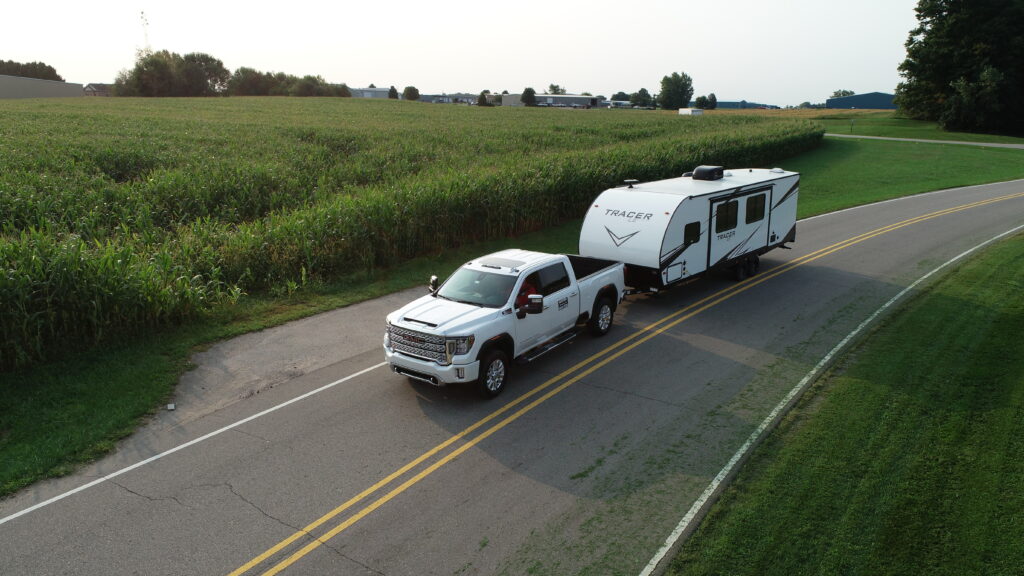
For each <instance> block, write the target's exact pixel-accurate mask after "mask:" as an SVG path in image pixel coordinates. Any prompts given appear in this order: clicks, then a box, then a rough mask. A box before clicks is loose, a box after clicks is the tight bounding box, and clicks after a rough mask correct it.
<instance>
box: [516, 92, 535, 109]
mask: <svg viewBox="0 0 1024 576" xmlns="http://www.w3.org/2000/svg"><path fill="white" fill-rule="evenodd" d="M519 100H520V101H521V102H522V103H523V105H524V106H536V105H537V91H536V90H534V89H533V88H524V89H523V95H522V96H520V97H519Z"/></svg>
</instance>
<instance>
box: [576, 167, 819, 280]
mask: <svg viewBox="0 0 1024 576" xmlns="http://www.w3.org/2000/svg"><path fill="white" fill-rule="evenodd" d="M626 184H627V185H625V186H622V187H618V188H612V189H609V190H605V191H604V192H602V193H601V195H600V196H598V197H597V199H596V200H595V201H594V204H593V206H591V208H590V209H589V210H588V211H587V215H586V218H585V219H584V221H583V228H582V230H581V231H580V255H582V256H589V257H593V258H604V259H608V260H617V261H621V262H625V263H626V285H628V286H631V287H633V288H634V289H635V291H647V290H653V291H656V290H659V289H661V288H665V287H667V286H670V285H672V284H675V283H677V282H680V281H683V280H686V279H688V278H692V277H694V276H697V275H699V274H703V273H706V272H708V271H710V270H715V269H732V270H733V271H734V272H735V274H736V277H737V278H738V279H740V280H742V279H743V278H745V277H747V276H749V275H752V274H755V273H756V272H757V271H758V269H759V267H760V260H759V256H760V255H761V254H764V253H765V252H768V251H769V250H771V249H773V248H778V247H783V248H785V246H784V244H785V243H786V242H792V241H794V240H796V204H797V196H798V192H799V189H800V174H799V173H796V172H787V171H785V170H782V169H780V168H773V169H771V170H767V169H761V168H752V169H748V168H744V169H740V170H732V171H725V170H723V169H722V167H720V166H699V167H697V168H696V169H695V170H694V171H693V172H691V173H687V174H684V175H683V176H682V177H681V178H670V179H668V180H658V181H655V182H646V183H643V184H640V183H637V182H636V181H635V180H628V181H627V182H626Z"/></svg>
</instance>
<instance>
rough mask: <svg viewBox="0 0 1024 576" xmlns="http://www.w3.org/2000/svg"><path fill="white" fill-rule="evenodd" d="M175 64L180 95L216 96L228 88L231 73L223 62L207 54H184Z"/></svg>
mask: <svg viewBox="0 0 1024 576" xmlns="http://www.w3.org/2000/svg"><path fill="white" fill-rule="evenodd" d="M177 65H178V67H179V68H178V77H179V82H181V84H182V86H181V93H182V96H217V95H220V94H223V93H224V92H225V91H226V90H227V88H228V80H230V79H231V74H230V73H229V72H228V70H227V68H225V67H224V63H223V62H221V61H220V60H219V59H217V58H214V57H213V56H210V55H209V54H203V53H202V52H193V53H191V54H185V55H184V56H182V57H181V61H180V62H179V63H178V64H177Z"/></svg>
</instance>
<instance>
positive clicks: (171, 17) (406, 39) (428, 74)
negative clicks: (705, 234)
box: [0, 0, 917, 106]
mask: <svg viewBox="0 0 1024 576" xmlns="http://www.w3.org/2000/svg"><path fill="white" fill-rule="evenodd" d="M10 4H11V5H9V6H5V7H4V9H3V10H2V13H3V19H4V21H5V23H4V25H3V26H0V29H2V33H0V60H14V61H17V62H32V61H41V62H45V63H47V64H49V65H51V66H53V67H54V68H56V69H57V72H58V73H59V74H60V75H61V76H63V77H64V79H65V80H66V81H68V82H75V83H80V84H88V83H90V82H102V83H109V82H113V80H114V78H115V77H116V76H117V73H118V72H119V71H121V70H123V69H128V68H131V67H132V66H133V65H134V61H135V54H136V52H137V51H138V50H140V49H143V48H146V47H149V48H151V49H153V50H170V51H171V52H177V53H179V54H187V53H190V52H205V53H207V54H210V55H212V56H214V57H216V58H219V59H220V60H221V61H222V62H223V63H224V66H225V67H226V68H227V69H228V70H230V71H234V70H235V69H237V68H239V67H242V66H246V67H249V68H255V69H257V70H260V71H270V72H286V73H288V74H294V75H296V76H304V75H306V74H312V75H319V76H322V77H323V78H324V79H325V80H327V81H328V82H332V83H342V82H344V83H346V84H348V85H349V86H351V87H354V88H356V87H366V86H368V85H370V84H371V83H372V84H375V85H376V86H378V87H382V86H395V87H397V88H398V90H399V92H401V91H402V89H403V88H404V87H405V86H415V87H416V88H418V89H419V91H420V92H421V93H423V94H439V93H453V92H469V93H474V94H475V93H479V92H480V91H482V90H485V89H487V90H491V91H492V92H501V91H502V90H508V91H509V92H512V93H517V92H521V91H522V89H523V88H524V87H527V86H529V87H532V88H534V89H536V90H537V92H538V93H542V92H544V91H545V90H546V89H547V88H548V86H549V85H550V84H558V85H560V86H562V87H563V88H566V89H567V90H568V91H569V92H570V93H580V92H590V93H592V94H594V95H598V94H601V95H605V96H608V97H610V96H611V95H612V94H613V93H615V92H618V91H624V92H627V93H631V92H636V91H637V90H639V89H640V88H646V89H647V90H648V91H650V92H651V93H656V92H658V91H659V89H660V85H661V79H662V77H664V76H666V75H669V74H671V73H672V72H685V73H687V74H689V75H690V77H691V78H693V87H694V97H696V96H699V95H702V94H708V93H712V92H713V93H714V94H715V95H716V96H717V98H718V99H719V100H725V101H728V100H747V101H749V102H759V103H763V104H772V105H777V106H786V105H797V104H800V103H801V102H804V101H809V102H812V103H817V102H824V101H825V99H826V98H828V97H829V96H831V95H832V93H833V92H834V91H835V90H839V89H844V90H853V91H854V92H856V93H863V92H890V93H891V92H893V90H895V88H896V85H897V84H898V83H899V81H900V77H899V73H898V71H897V66H899V64H900V63H901V62H902V61H903V60H904V58H906V50H905V48H904V43H905V42H906V40H907V37H908V35H909V32H910V30H911V29H913V28H914V26H915V25H916V19H915V14H914V7H915V6H916V4H917V2H916V0H862V1H860V2H856V3H854V2H849V1H845V2H839V1H837V0H788V1H783V0H775V1H769V0H761V1H755V0H702V1H700V2H695V1H692V0H675V1H671V0H668V1H666V0H646V1H640V2H627V1H624V0H619V1H606V0H586V1H581V2H573V1H571V0H569V1H567V0H555V1H552V2H544V1H543V0H535V1H525V0H491V1H486V0H485V1H465V0H463V1H455V0H418V1H414V2H412V1H406V0H391V1H389V2H384V1H376V2H375V1H373V0H361V1H357V2H350V1H349V0H332V1H322V2H310V1H307V0H290V1H287V2H280V1H278V2H263V1H261V0H252V1H249V2H228V1H217V0H206V1H195V0H177V1H175V2H166V1H165V2H153V1H141V2H140V1H109V0H94V1H91V2H82V1H81V0H77V1H75V2H69V1H67V0H51V1H50V2H39V1H36V2H13V3H10ZM143 13H144V14H145V21H146V25H143V17H142V14H143Z"/></svg>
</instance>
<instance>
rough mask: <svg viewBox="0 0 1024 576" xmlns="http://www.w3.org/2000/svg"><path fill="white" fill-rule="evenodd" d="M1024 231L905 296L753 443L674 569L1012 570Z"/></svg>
mask: <svg viewBox="0 0 1024 576" xmlns="http://www.w3.org/2000/svg"><path fill="white" fill-rule="evenodd" d="M1021 326H1024V236H1016V237H1015V238H1012V239H1010V240H1008V241H1005V242H1002V243H1000V244H998V245H996V246H994V247H992V248H989V249H988V250H986V251H985V253H983V254H982V255H980V256H978V257H976V258H975V259H973V260H972V261H970V262H969V263H967V264H964V265H962V266H961V267H960V268H959V269H957V270H956V271H955V272H953V273H951V274H949V275H948V276H947V277H946V278H944V279H943V280H941V281H940V282H939V283H938V284H937V285H935V286H934V287H933V288H932V289H931V290H929V291H928V292H927V293H925V294H924V295H922V296H919V297H917V298H915V299H914V300H912V301H911V302H910V303H908V304H906V305H905V306H904V307H903V308H902V309H901V310H900V311H898V312H897V313H895V314H894V315H893V316H892V317H890V318H889V319H888V320H887V321H886V322H885V323H884V325H882V326H881V327H880V328H879V329H878V330H877V331H876V332H875V333H874V334H873V335H872V336H871V337H870V339H868V340H866V341H865V342H864V343H862V344H861V345H860V346H859V347H858V348H857V349H855V350H854V351H853V352H851V353H850V354H848V355H847V356H846V358H845V359H844V360H842V362H841V363H840V365H839V366H838V367H837V368H836V369H835V370H834V371H833V373H832V374H831V375H830V376H828V377H827V378H824V379H823V380H821V381H820V382H818V383H817V384H816V385H815V386H814V387H813V388H812V390H811V391H809V393H808V394H806V395H805V397H804V398H803V399H802V400H801V402H800V404H799V405H798V406H797V407H796V408H795V409H794V410H793V412H791V413H790V414H789V415H788V416H787V418H786V419H785V420H784V422H783V423H782V424H781V425H780V427H779V428H778V429H777V430H776V431H775V432H773V433H772V434H771V435H770V436H769V438H767V439H766V441H765V442H764V443H763V444H762V445H761V446H760V447H759V448H758V449H757V450H756V451H755V453H754V455H753V456H752V457H751V459H750V460H749V461H748V463H747V464H746V465H745V466H744V468H743V470H741V472H740V473H739V475H738V476H737V478H736V480H735V481H734V482H733V484H732V486H730V487H729V488H728V489H727V490H726V491H725V493H724V494H723V497H722V499H721V500H720V501H719V503H717V504H716V505H715V506H714V507H713V509H712V511H711V512H710V514H709V515H708V517H707V518H706V519H705V521H704V522H703V524H702V525H701V526H700V527H699V529H698V530H697V531H696V533H695V534H694V535H693V537H692V538H691V539H690V540H689V541H688V542H686V543H685V545H684V547H683V549H682V550H681V552H680V553H679V555H678V556H677V557H676V559H675V560H674V562H673V564H672V566H671V569H670V570H669V572H668V573H669V574H672V575H673V576H681V575H697V574H733V575H742V574H758V575H762V574H780V575H790V574H901V575H902V574H927V575H929V576H932V575H942V574H949V575H951V576H952V575H961V574H994V575H1001V574H1007V575H1009V574H1021V570H1022V568H1021V567H1022V566H1024V546H1022V545H1021V543H1022V542H1024V458H1022V457H1021V455H1022V454H1024V339H1021V338H1020V328H1021Z"/></svg>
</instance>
